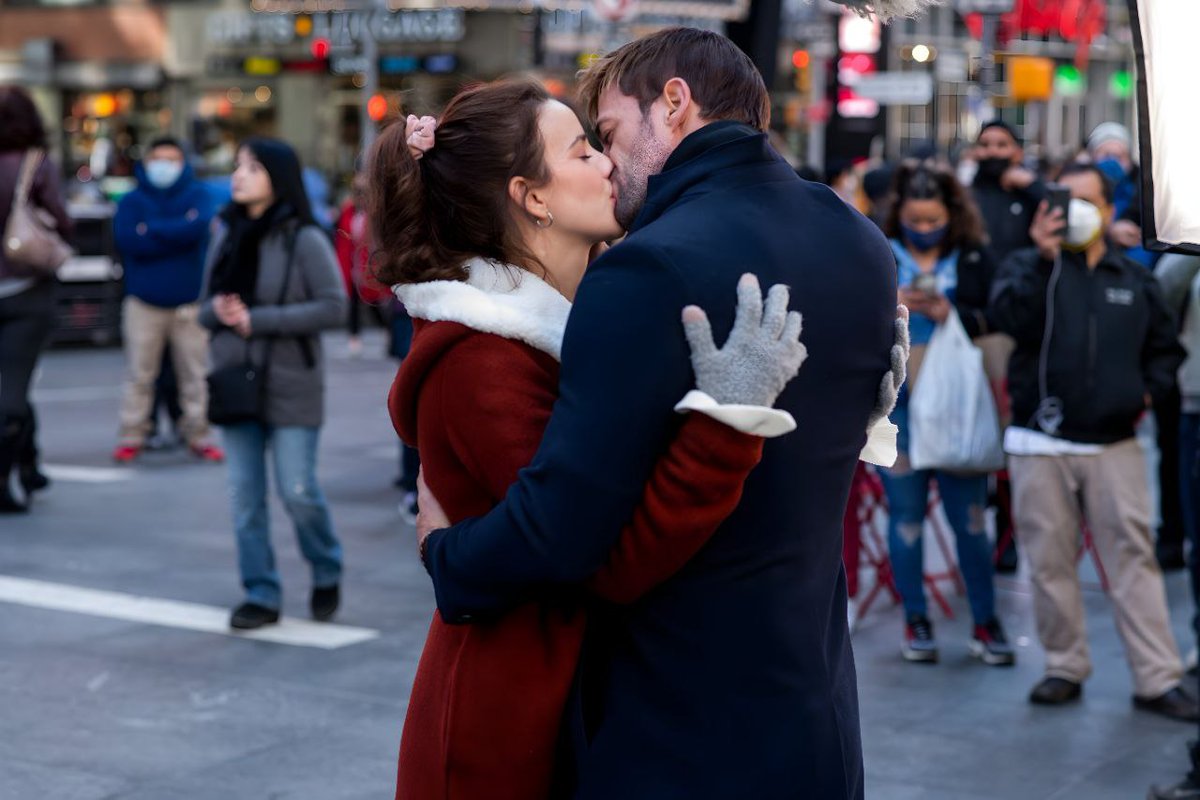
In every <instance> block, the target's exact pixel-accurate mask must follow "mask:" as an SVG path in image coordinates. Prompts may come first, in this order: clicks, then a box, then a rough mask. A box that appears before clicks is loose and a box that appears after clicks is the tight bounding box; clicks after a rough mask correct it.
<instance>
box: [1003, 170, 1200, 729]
mask: <svg viewBox="0 0 1200 800" xmlns="http://www.w3.org/2000/svg"><path fill="white" fill-rule="evenodd" d="M1059 182H1060V183H1062V184H1063V185H1064V186H1066V187H1068V188H1069V189H1070V190H1071V201H1070V206H1069V209H1068V212H1067V215H1066V219H1065V220H1064V219H1063V214H1062V210H1061V209H1054V210H1053V211H1050V210H1049V208H1048V205H1047V204H1042V205H1041V206H1040V207H1039V209H1038V213H1037V216H1036V217H1035V219H1034V223H1033V227H1032V228H1031V229H1030V236H1031V237H1032V238H1033V240H1034V242H1035V244H1036V246H1035V247H1034V248H1030V249H1027V250H1021V251H1018V252H1016V253H1014V254H1013V255H1012V256H1011V257H1010V258H1009V259H1008V260H1007V261H1006V262H1005V263H1004V265H1003V266H1002V267H1001V269H1000V272H999V274H998V275H997V278H996V284H995V286H994V289H993V294H992V302H991V317H992V319H993V320H994V321H995V323H996V324H997V325H998V326H999V328H1000V329H1001V330H1003V331H1005V332H1006V333H1008V334H1009V335H1011V336H1012V337H1013V338H1014V339H1015V340H1016V350H1015V352H1014V353H1013V356H1012V359H1011V360H1010V362H1009V371H1008V380H1009V392H1010V394H1011V396H1012V416H1013V423H1012V425H1011V426H1010V427H1009V428H1008V430H1007V431H1006V432H1005V437H1004V447H1005V450H1006V451H1007V452H1008V454H1009V474H1010V476H1011V478H1012V487H1013V513H1014V516H1015V518H1016V522H1017V529H1018V530H1019V531H1020V532H1021V537H1022V546H1023V547H1024V549H1025V552H1026V553H1027V555H1028V558H1029V564H1030V574H1031V580H1032V583H1033V601H1034V602H1033V608H1034V616H1035V618H1036V622H1037V631H1038V638H1039V639H1040V640H1041V643H1042V646H1043V648H1045V651H1046V667H1045V675H1044V677H1043V678H1042V680H1041V681H1040V682H1039V683H1038V684H1037V685H1036V686H1035V687H1034V688H1033V691H1032V692H1031V693H1030V696H1029V700H1030V702H1032V703H1035V704H1041V705H1060V704H1063V703H1067V702H1070V701H1073V700H1076V699H1077V698H1079V696H1080V695H1081V693H1082V688H1083V682H1084V681H1085V680H1086V679H1087V678H1088V676H1089V675H1090V674H1091V658H1090V656H1089V653H1088V645H1087V634H1086V631H1085V628H1084V608H1083V598H1082V593H1081V590H1080V585H1079V574H1078V570H1077V567H1076V560H1077V556H1078V553H1079V536H1080V529H1081V525H1082V523H1083V520H1085V519H1086V521H1087V526H1088V529H1089V530H1090V532H1091V536H1092V539H1093V542H1094V544H1095V549H1096V552H1097V553H1098V555H1099V559H1100V562H1101V563H1102V564H1103V565H1104V569H1105V571H1106V573H1107V575H1108V579H1109V584H1110V590H1109V597H1110V598H1111V601H1112V605H1113V613H1114V616H1115V618H1116V624H1117V632H1118V634H1119V635H1120V637H1121V640H1122V642H1123V643H1124V646H1125V654H1126V657H1127V659H1128V662H1129V665H1130V669H1131V671H1132V672H1133V683H1134V694H1133V703H1134V706H1135V707H1137V708H1139V709H1142V710H1145V711H1149V712H1152V713H1156V714H1160V715H1162V716H1165V717H1169V718H1173V719H1179V720H1187V721H1193V722H1194V721H1197V720H1200V705H1197V701H1196V698H1195V697H1194V696H1193V695H1192V694H1191V693H1190V692H1188V691H1186V690H1185V689H1184V688H1183V687H1182V686H1181V685H1180V681H1181V679H1182V677H1183V663H1182V660H1181V659H1180V656H1179V649H1178V646H1177V645H1176V643H1175V638H1174V636H1173V634H1172V633H1171V627H1170V618H1169V616H1168V613H1167V605H1166V595H1165V592H1164V589H1163V580H1162V573H1161V571H1160V570H1159V567H1158V563H1157V562H1156V560H1155V557H1154V545H1153V540H1152V536H1151V529H1150V495H1149V490H1148V488H1147V480H1146V467H1145V458H1144V456H1143V454H1142V450H1141V448H1140V447H1139V445H1138V442H1137V440H1136V439H1135V438H1134V426H1135V425H1136V424H1137V421H1138V419H1139V417H1141V416H1142V414H1143V413H1144V412H1145V411H1146V409H1147V408H1149V407H1152V406H1154V405H1157V404H1158V403H1161V402H1163V400H1164V398H1166V397H1167V396H1168V394H1169V392H1170V390H1171V387H1172V385H1173V383H1174V381H1175V372H1176V369H1177V368H1178V367H1179V365H1180V363H1181V362H1182V360H1183V356H1184V351H1183V348H1182V347H1181V346H1180V344H1179V341H1178V339H1177V335H1176V328H1175V322H1174V320H1173V318H1172V314H1171V311H1170V310H1169V309H1168V308H1167V305H1166V302H1165V301H1164V299H1163V295H1162V292H1161V290H1160V289H1159V287H1158V285H1157V283H1156V282H1155V280H1154V278H1153V276H1152V275H1151V274H1150V273H1149V272H1148V271H1147V270H1146V269H1144V268H1143V267H1141V266H1140V265H1139V264H1137V263H1136V262H1134V261H1132V260H1130V259H1129V258H1127V257H1126V256H1125V255H1124V254H1122V253H1120V252H1119V251H1118V250H1116V249H1115V248H1113V247H1111V246H1110V245H1109V244H1108V242H1107V240H1106V238H1105V234H1106V233H1107V231H1108V228H1109V227H1110V226H1111V224H1112V219H1113V195H1112V187H1111V185H1110V184H1109V183H1108V180H1107V178H1106V177H1105V175H1104V173H1103V172H1101V171H1100V169H1098V168H1097V167H1096V166H1095V165H1091V164H1072V165H1069V166H1068V167H1067V168H1065V169H1064V170H1063V172H1062V173H1061V174H1060V176H1059Z"/></svg>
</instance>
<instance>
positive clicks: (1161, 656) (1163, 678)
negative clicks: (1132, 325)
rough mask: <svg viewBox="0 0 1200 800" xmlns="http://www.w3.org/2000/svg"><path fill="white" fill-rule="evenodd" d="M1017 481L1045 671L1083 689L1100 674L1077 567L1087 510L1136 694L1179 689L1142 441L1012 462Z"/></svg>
mask: <svg viewBox="0 0 1200 800" xmlns="http://www.w3.org/2000/svg"><path fill="white" fill-rule="evenodd" d="M1009 475H1010V476H1011V478H1012V489H1013V516H1014V517H1015V522H1016V528H1017V531H1018V532H1019V534H1020V536H1021V546H1022V548H1023V549H1024V550H1025V552H1026V553H1027V554H1028V557H1029V564H1030V567H1031V568H1032V573H1033V609H1034V615H1035V616H1036V618H1037V630H1038V638H1040V639H1041V641H1042V647H1044V648H1045V649H1046V674H1047V675H1050V676H1055V677H1059V678H1067V679H1068V680H1072V681H1076V682H1079V683H1082V682H1083V681H1084V680H1085V679H1086V678H1087V677H1088V676H1089V675H1090V674H1091V672H1092V664H1091V658H1090V656H1089V654H1088V643H1087V631H1086V630H1085V628H1084V611H1083V596H1082V593H1081V591H1080V586H1079V571H1078V566H1077V563H1076V562H1077V559H1078V556H1079V547H1080V530H1081V528H1080V524H1081V522H1082V520H1081V518H1080V512H1081V511H1082V514H1083V517H1084V518H1086V520H1087V524H1088V527H1089V529H1090V530H1091V533H1092V538H1093V540H1094V541H1095V544H1096V551H1097V553H1099V556H1100V561H1101V563H1102V564H1103V565H1104V569H1105V571H1106V573H1107V575H1108V581H1109V595H1110V598H1111V600H1112V606H1113V615H1114V617H1115V618H1116V623H1117V633H1118V634H1120V636H1121V641H1122V642H1123V643H1124V644H1125V657H1126V659H1127V660H1128V661H1129V668H1130V669H1131V670H1132V672H1133V682H1134V691H1135V692H1136V694H1137V695H1139V696H1141V697H1147V698H1149V697H1157V696H1158V695H1160V694H1162V693H1163V692H1166V691H1168V690H1170V689H1172V688H1174V687H1175V686H1177V685H1178V684H1179V681H1180V678H1181V677H1182V675H1183V664H1182V663H1181V661H1180V658H1179V649H1178V647H1177V645H1176V644H1175V637H1174V635H1173V634H1172V633H1171V625H1170V617H1169V616H1168V614H1167V600H1166V592H1165V589H1164V587H1163V580H1162V572H1161V571H1159V568H1158V562H1157V561H1156V560H1155V558H1154V546H1153V544H1152V539H1151V534H1150V493H1149V490H1148V489H1147V486H1146V468H1145V458H1144V456H1143V455H1142V451H1141V448H1140V447H1138V444H1137V442H1136V441H1135V440H1133V439H1129V440H1127V441H1124V442H1120V443H1118V444H1115V445H1112V446H1110V447H1106V448H1105V449H1104V452H1103V453H1101V454H1100V455H1093V456H1012V457H1010V460H1009ZM1081 506H1082V507H1081Z"/></svg>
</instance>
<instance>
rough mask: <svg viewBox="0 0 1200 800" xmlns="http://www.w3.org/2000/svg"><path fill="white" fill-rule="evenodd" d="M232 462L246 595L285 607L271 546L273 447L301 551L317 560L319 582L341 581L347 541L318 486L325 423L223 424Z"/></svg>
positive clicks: (316, 580)
mask: <svg viewBox="0 0 1200 800" xmlns="http://www.w3.org/2000/svg"><path fill="white" fill-rule="evenodd" d="M222 435H223V438H224V441H225V451H226V457H227V458H228V461H229V488H230V497H231V502H232V505H233V527H234V531H235V532H236V533H237V545H238V568H239V570H240V571H241V574H242V586H244V587H245V588H246V600H247V601H249V602H251V603H256V604H258V605H260V606H266V607H267V608H272V609H278V608H279V607H280V600H281V598H280V595H281V589H280V584H279V572H278V570H277V569H276V568H275V551H274V550H272V549H271V521H270V517H269V515H268V513H267V450H268V449H270V451H271V456H272V459H273V460H274V462H275V464H274V467H275V487H276V491H277V492H278V494H279V499H280V500H281V501H283V507H284V508H285V509H287V513H288V516H290V517H291V518H292V523H293V524H294V525H295V526H296V538H297V540H298V541H299V543H300V552H302V553H303V554H304V557H305V559H307V560H308V563H309V564H311V565H312V571H313V586H314V587H316V588H327V587H331V586H334V585H336V584H337V583H338V582H339V581H340V580H341V576H342V546H341V544H340V543H339V542H338V540H337V536H335V535H334V532H333V520H332V519H330V516H329V507H328V506H327V505H326V504H325V496H324V495H323V494H322V493H321V487H319V486H318V485H317V439H318V438H319V436H320V428H307V427H279V428H274V427H271V426H268V425H263V424H261V423H258V422H243V423H239V424H237V425H227V426H225V427H224V428H223V429H222Z"/></svg>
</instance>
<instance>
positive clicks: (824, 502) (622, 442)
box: [418, 28, 896, 800]
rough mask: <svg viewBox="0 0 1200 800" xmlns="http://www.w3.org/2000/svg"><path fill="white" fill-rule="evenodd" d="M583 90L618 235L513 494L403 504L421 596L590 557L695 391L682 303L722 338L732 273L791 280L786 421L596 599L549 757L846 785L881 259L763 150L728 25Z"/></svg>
mask: <svg viewBox="0 0 1200 800" xmlns="http://www.w3.org/2000/svg"><path fill="white" fill-rule="evenodd" d="M581 94H582V98H583V101H584V106H585V108H586V109H587V112H588V116H589V117H590V118H591V120H592V121H593V123H594V124H595V127H596V131H597V134H598V136H599V138H600V141H601V142H602V144H603V146H604V148H605V151H606V153H607V155H608V156H609V157H610V158H611V159H612V161H613V164H614V170H613V173H612V180H613V181H614V183H615V185H616V187H617V192H618V203H617V206H616V215H617V219H618V220H619V221H620V222H621V223H622V224H623V225H624V226H625V227H626V228H627V230H628V231H629V235H628V236H627V238H626V240H625V241H624V242H623V243H621V244H619V245H617V246H616V247H614V248H612V249H611V250H609V251H608V252H607V253H605V254H604V255H603V256H602V257H601V258H599V259H598V260H597V261H596V262H595V263H594V264H593V265H592V266H591V267H590V268H589V270H588V272H587V274H586V276H585V277H584V279H583V282H582V283H581V285H580V287H579V291H578V294H577V297H576V301H575V304H574V307H573V310H572V312H571V316H570V320H569V322H568V325H567V330H566V336H565V339H564V342H563V350H562V372H561V375H560V399H559V401H558V403H557V404H556V405H555V408H554V414H553V416H552V417H551V420H550V423H549V426H548V428H547V430H546V434H545V437H544V438H543V440H542V445H541V448H540V450H539V451H538V454H537V456H536V457H535V459H534V461H533V462H532V464H531V465H530V466H529V467H528V468H526V469H525V470H523V471H522V472H521V476H520V479H519V480H518V482H517V483H516V484H515V485H514V486H513V488H512V489H510V491H509V493H508V496H507V498H506V500H505V501H504V502H503V503H501V504H500V505H499V506H497V507H496V508H494V509H493V510H492V511H491V512H490V513H489V514H487V515H486V516H484V517H480V518H477V519H470V520H466V521H463V522H460V523H458V524H457V525H454V526H452V527H445V525H446V523H445V521H444V520H441V519H434V517H433V516H431V515H430V513H429V510H430V509H431V508H434V507H435V504H436V501H435V500H434V499H433V498H431V497H423V498H422V500H421V503H420V506H421V510H422V516H423V519H419V520H418V533H419V535H420V537H421V542H422V546H421V551H422V557H423V560H424V562H425V565H426V568H427V569H428V570H429V573H430V575H431V576H432V578H433V582H434V587H435V591H436V596H437V601H438V609H439V611H440V612H441V615H442V618H443V619H444V620H446V621H447V622H450V623H466V622H471V621H485V620H486V619H487V618H488V617H489V616H490V615H495V614H498V613H501V612H503V611H504V610H506V609H508V608H511V607H513V606H515V605H517V604H518V603H520V602H523V601H526V600H528V599H529V598H531V597H534V596H542V597H546V596H553V595H554V594H555V593H557V592H562V591H571V590H572V589H571V587H573V586H574V585H575V584H578V583H579V582H580V581H582V580H583V579H585V578H587V577H588V576H590V575H591V574H592V573H593V572H595V571H596V570H597V569H598V568H599V567H600V566H601V565H602V564H603V563H604V562H605V560H606V558H607V555H608V553H609V551H610V549H611V547H612V545H613V543H614V541H615V540H616V538H617V536H618V533H619V531H620V529H621V527H622V525H623V524H624V523H625V522H626V521H627V520H628V519H629V517H630V515H631V514H632V513H633V511H634V509H635V507H636V506H637V503H638V500H639V499H640V497H641V495H642V492H643V489H644V486H645V482H646V479H647V477H648V475H649V474H650V471H651V469H652V467H653V465H654V464H655V462H656V461H657V460H658V458H659V456H660V455H661V454H662V452H663V451H664V448H665V446H666V443H667V442H668V441H669V440H670V438H671V436H672V434H673V433H674V431H675V430H676V429H677V427H678V425H679V422H678V420H679V417H678V415H676V414H675V413H674V411H673V407H674V405H675V403H676V400H677V399H678V398H679V397H680V396H682V394H683V393H685V392H686V391H687V390H688V389H689V388H691V387H692V386H693V385H694V377H693V374H692V371H691V368H690V364H689V360H688V346H687V340H686V339H685V336H684V331H683V327H682V326H681V325H680V310H681V309H683V308H684V307H685V306H689V305H693V304H694V305H699V306H700V307H702V308H704V309H707V310H708V311H709V312H710V313H711V314H712V319H711V329H712V331H714V332H715V333H716V341H718V342H719V341H724V339H725V337H726V336H727V335H728V334H729V331H730V329H731V328H732V325H733V317H734V308H733V304H732V303H731V302H730V298H732V297H733V296H734V295H735V293H736V291H735V287H736V284H737V281H738V278H739V276H740V275H741V274H742V273H744V272H747V271H750V272H754V273H756V274H757V275H758V277H759V279H760V281H762V282H764V283H765V284H774V283H786V284H788V285H789V286H791V288H792V297H793V299H794V303H795V305H796V307H797V308H798V309H799V310H800V311H801V312H802V313H803V315H804V325H805V327H804V342H805V344H806V346H807V348H808V353H809V358H808V361H807V362H806V364H805V370H804V372H802V373H801V375H800V377H799V378H798V379H797V380H795V381H793V382H792V383H791V384H790V385H789V386H788V387H787V389H786V390H784V392H783V394H782V395H780V397H779V400H778V402H777V407H779V408H782V409H785V410H787V411H789V412H790V413H791V414H792V415H793V416H794V417H795V419H796V420H797V424H798V427H797V429H796V431H794V432H793V433H791V434H789V435H788V436H786V437H782V438H780V439H776V440H772V441H771V442H770V443H768V445H767V447H766V449H765V452H764V455H763V459H762V462H761V463H760V465H759V466H758V467H757V468H756V470H755V471H754V473H753V474H752V475H751V476H750V478H749V480H748V481H747V482H746V485H745V489H744V493H743V496H742V500H741V503H740V504H739V506H738V508H737V509H736V510H735V511H734V512H733V514H732V515H731V516H730V517H729V519H728V520H727V521H726V522H725V523H724V525H723V526H722V527H721V528H720V529H719V530H718V531H717V533H716V534H715V535H714V536H713V538H712V539H711V541H710V542H709V543H708V545H706V546H705V548H704V549H703V550H701V551H700V553H699V554H697V556H696V557H695V558H694V559H693V560H692V561H691V562H690V563H689V564H687V565H686V566H684V567H683V568H682V570H680V572H679V573H677V574H676V575H675V576H674V577H673V578H671V579H670V580H668V581H667V582H666V583H664V584H662V585H661V586H659V587H658V588H657V589H655V590H653V591H652V592H650V593H649V594H648V595H646V596H645V597H643V598H642V599H641V600H640V601H638V602H637V603H635V604H633V605H630V606H623V607H614V606H603V607H600V608H596V609H595V610H594V611H593V612H592V613H591V614H590V615H589V632H588V637H589V638H588V640H587V644H586V647H587V656H586V657H585V664H584V666H583V667H582V670H581V674H580V678H579V685H580V688H579V691H578V694H577V698H576V700H575V701H574V702H573V703H572V711H570V712H569V714H568V719H567V720H566V723H565V731H564V735H565V736H566V737H567V738H568V739H569V741H570V745H571V747H570V749H569V750H565V751H564V752H570V753H572V754H573V758H572V759H571V761H572V763H571V764H570V765H569V766H570V770H571V771H572V772H574V779H575V783H576V789H575V793H574V796H575V797H577V798H584V799H587V800H592V799H593V798H595V799H599V798H613V797H621V798H631V799H632V800H638V798H662V797H688V798H698V799H699V800H703V799H704V798H714V800H715V798H722V799H723V798H730V797H753V798H756V799H757V800H770V799H771V798H785V797H789V798H790V797H795V796H797V793H801V794H803V795H804V796H808V797H820V798H823V799H824V800H834V799H835V798H861V797H862V796H863V784H862V748H861V743H860V737H859V724H858V701H857V687H856V679H855V672H854V658H853V654H852V652H851V648H850V637H849V632H848V630H847V624H846V574H845V571H844V569H843V567H842V558H841V555H842V515H843V511H844V510H845V507H846V501H847V497H848V494H849V490H850V483H851V480H852V478H853V475H854V468H855V464H856V462H857V460H858V456H859V452H860V449H861V448H862V447H863V444H864V442H865V440H866V437H865V435H864V431H865V430H866V428H867V425H868V422H869V421H870V417H871V412H872V408H873V406H874V405H875V402H876V396H877V394H879V393H880V384H881V379H883V378H884V375H885V373H887V372H888V369H889V364H890V351H891V349H892V346H893V330H894V321H895V316H896V270H895V261H894V257H893V256H892V254H891V251H890V249H889V247H888V245H887V242H886V240H885V239H884V238H883V235H882V234H881V233H880V232H879V230H878V229H877V228H876V227H875V226H874V225H872V224H871V222H870V221H869V220H867V219H866V218H865V217H863V216H862V215H861V214H859V213H858V212H856V211H854V210H853V209H851V208H850V207H848V206H847V205H846V204H845V203H843V202H842V201H841V200H840V199H839V198H838V197H837V195H835V194H834V193H833V192H832V191H830V190H829V189H828V188H827V187H824V186H820V185H817V184H813V183H808V182H805V181H802V180H800V179H799V178H798V177H797V176H796V173H795V172H794V171H793V170H792V168H791V167H790V166H788V164H787V163H786V162H785V161H784V160H783V159H782V158H781V157H780V156H779V155H778V154H777V153H776V152H775V151H774V150H772V149H771V147H770V145H769V144H768V143H767V137H766V134H765V131H766V129H767V123H768V116H769V109H770V102H769V98H768V95H767V90H766V87H765V86H764V84H763V81H762V78H761V76H760V75H759V73H758V72H757V70H756V69H755V68H754V65H753V64H752V63H751V62H750V60H749V58H747V57H746V56H745V55H744V54H743V53H742V52H741V51H739V50H738V49H737V48H736V47H735V46H734V45H733V44H732V43H731V42H729V41H728V40H727V39H725V38H723V37H721V36H719V35H717V34H714V33H710V32H707V31H699V30H693V29H682V28H681V29H673V30H667V31H663V32H660V33H657V34H654V35H652V36H649V37H646V38H644V39H640V40H638V41H635V42H631V43H630V44H627V45H625V46H624V47H622V48H620V49H619V50H617V51H615V52H614V53H612V54H610V55H608V56H606V57H605V58H602V59H600V60H599V61H598V62H597V63H596V64H595V65H593V67H592V68H591V69H590V70H588V72H587V73H586V74H585V75H584V76H583V78H582V86H581ZM746 368H747V370H748V371H753V370H754V369H755V367H754V365H746ZM715 399H716V400H717V401H718V402H721V398H715ZM439 527H443V528H444V529H442V530H436V531H433V532H432V533H431V532H430V529H431V528H439ZM566 766H567V765H565V764H564V767H566Z"/></svg>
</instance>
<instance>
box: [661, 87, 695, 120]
mask: <svg viewBox="0 0 1200 800" xmlns="http://www.w3.org/2000/svg"><path fill="white" fill-rule="evenodd" d="M662 100H663V105H665V106H666V109H667V113H666V119H665V122H666V126H667V127H668V128H670V129H673V130H674V129H677V128H679V127H680V126H681V125H683V124H684V122H685V121H687V120H688V118H689V117H690V116H691V115H692V114H694V113H695V111H696V104H695V103H694V102H693V100H692V87H690V86H688V83H687V81H685V80H684V79H683V78H671V80H669V81H667V82H666V84H665V85H664V86H663V90H662Z"/></svg>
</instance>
